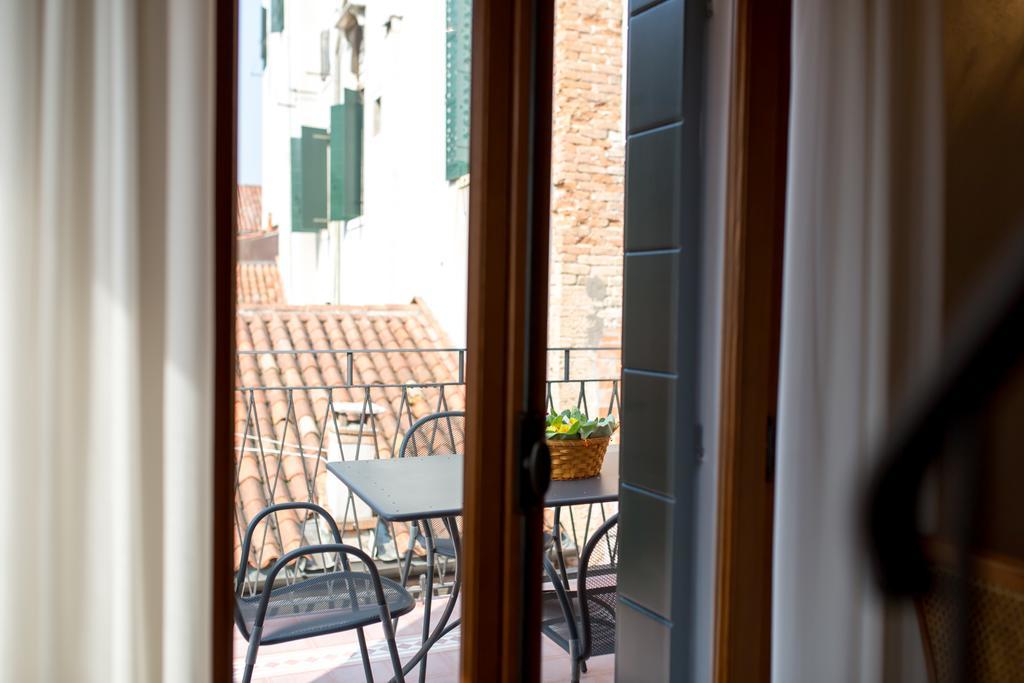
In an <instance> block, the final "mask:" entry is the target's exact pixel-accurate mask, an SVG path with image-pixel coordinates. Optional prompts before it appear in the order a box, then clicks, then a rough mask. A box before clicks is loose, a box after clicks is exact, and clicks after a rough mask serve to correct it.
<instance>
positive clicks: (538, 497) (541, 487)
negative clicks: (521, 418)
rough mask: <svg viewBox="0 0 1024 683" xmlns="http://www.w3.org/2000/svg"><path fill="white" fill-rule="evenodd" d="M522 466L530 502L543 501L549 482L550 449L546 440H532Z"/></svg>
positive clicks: (537, 502)
mask: <svg viewBox="0 0 1024 683" xmlns="http://www.w3.org/2000/svg"><path fill="white" fill-rule="evenodd" d="M523 467H524V469H525V470H526V471H525V472H523V475H524V476H523V478H524V479H525V482H524V483H525V484H526V486H527V487H528V488H529V489H530V498H531V499H532V503H533V504H535V505H536V504H539V503H541V502H543V500H544V494H545V493H547V492H548V484H550V483H551V450H550V449H549V448H548V444H547V442H546V441H544V440H543V439H541V440H540V441H536V442H534V444H533V447H532V448H531V449H530V453H529V454H528V455H527V456H526V461H525V462H524V463H523Z"/></svg>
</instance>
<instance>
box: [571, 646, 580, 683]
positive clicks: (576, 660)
mask: <svg viewBox="0 0 1024 683" xmlns="http://www.w3.org/2000/svg"><path fill="white" fill-rule="evenodd" d="M569 659H571V660H572V678H571V679H570V680H571V681H572V683H579V681H580V662H581V660H580V642H579V641H578V640H570V641H569Z"/></svg>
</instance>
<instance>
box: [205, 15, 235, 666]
mask: <svg viewBox="0 0 1024 683" xmlns="http://www.w3.org/2000/svg"><path fill="white" fill-rule="evenodd" d="M215 11H216V17H215V26H214V41H215V43H216V45H215V48H214V55H215V57H214V61H215V64H214V81H213V82H214V136H213V139H214V144H213V169H214V172H213V232H214V235H213V243H214V249H213V289H214V291H213V299H214V305H213V311H214V321H213V329H214V345H213V353H214V359H213V361H214V362H213V389H212V390H213V410H212V413H211V419H212V420H213V450H212V453H213V462H212V463H210V467H211V469H212V471H213V473H212V485H211V487H210V495H211V497H212V498H211V500H210V514H211V515H212V524H213V533H212V534H211V537H212V544H213V547H212V548H211V558H212V561H213V567H212V569H211V572H210V575H211V580H212V581H213V586H211V607H210V611H211V626H210V636H211V641H212V642H211V651H210V668H211V675H210V680H212V681H230V680H231V679H232V671H233V664H234V661H233V660H234V653H233V647H234V627H235V626H234V618H233V614H234V594H233V592H232V588H231V586H232V581H233V574H234V572H233V568H234V557H233V554H234V539H233V535H234V529H233V528H232V523H233V520H234V515H235V513H234V509H233V508H234V501H235V488H234V480H235V472H234V457H233V456H232V454H233V453H234V434H233V431H234V415H233V411H234V395H233V394H234V389H235V220H236V212H235V202H236V201H237V200H236V189H235V185H236V182H237V175H236V168H235V167H236V163H237V161H236V147H237V142H236V132H237V125H238V123H237V99H238V83H237V75H238V70H237V66H236V65H237V60H238V1H237V0H219V2H217V3H216V10H215Z"/></svg>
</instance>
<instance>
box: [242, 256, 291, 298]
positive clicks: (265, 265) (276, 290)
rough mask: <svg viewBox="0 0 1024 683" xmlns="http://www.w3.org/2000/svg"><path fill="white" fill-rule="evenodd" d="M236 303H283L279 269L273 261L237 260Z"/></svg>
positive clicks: (282, 288)
mask: <svg viewBox="0 0 1024 683" xmlns="http://www.w3.org/2000/svg"><path fill="white" fill-rule="evenodd" d="M235 272H236V278H237V286H236V289H237V292H238V305H239V307H242V306H252V305H261V304H265V305H276V304H283V303H285V297H284V284H283V283H282V281H281V271H280V270H279V269H278V267H277V263H275V262H273V261H239V262H238V264H237V265H236V266H235Z"/></svg>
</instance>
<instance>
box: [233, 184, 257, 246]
mask: <svg viewBox="0 0 1024 683" xmlns="http://www.w3.org/2000/svg"><path fill="white" fill-rule="evenodd" d="M262 195H263V189H262V188H261V187H260V186H259V185H239V186H238V187H237V188H236V190H235V197H236V199H237V205H236V211H237V216H238V217H237V219H236V220H237V223H238V225H237V227H238V234H239V235H251V234H253V233H259V232H263V225H262V224H261V221H262V218H263V209H262V206H261V201H262Z"/></svg>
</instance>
